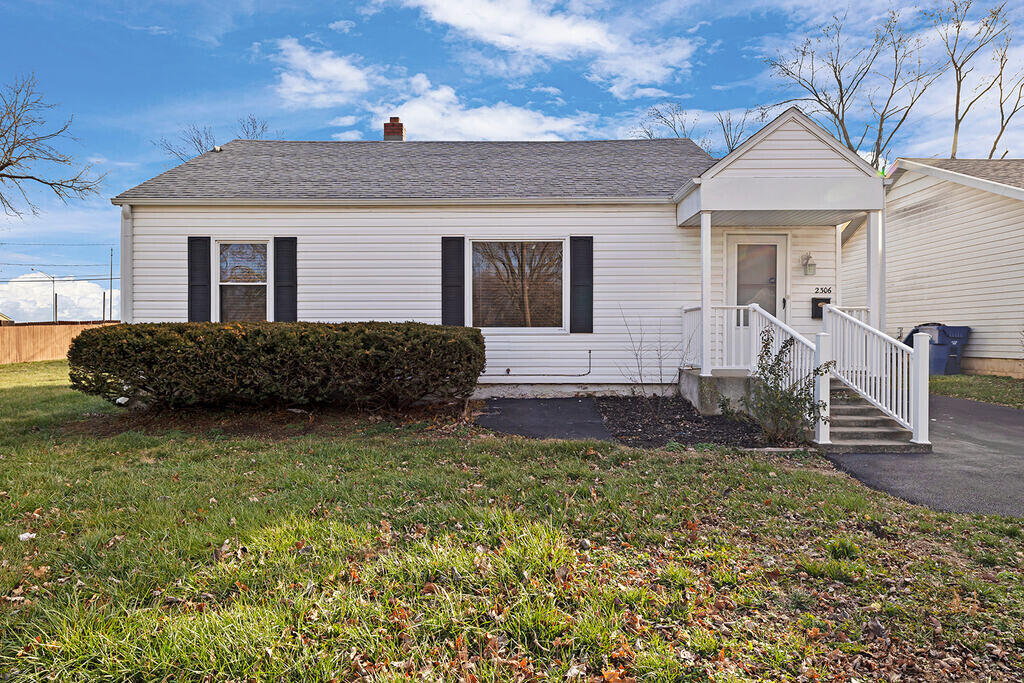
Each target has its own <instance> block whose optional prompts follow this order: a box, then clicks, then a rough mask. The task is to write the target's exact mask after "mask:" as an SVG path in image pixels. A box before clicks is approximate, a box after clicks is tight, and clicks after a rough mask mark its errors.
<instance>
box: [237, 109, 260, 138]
mask: <svg viewBox="0 0 1024 683" xmlns="http://www.w3.org/2000/svg"><path fill="white" fill-rule="evenodd" d="M238 137H239V138H241V139H242V140H262V139H263V138H265V137H267V120H266V119H261V118H260V117H258V116H256V115H255V114H247V115H245V116H243V117H242V118H240V119H238Z"/></svg>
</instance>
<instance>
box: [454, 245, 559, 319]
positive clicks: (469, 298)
mask: <svg viewBox="0 0 1024 683" xmlns="http://www.w3.org/2000/svg"><path fill="white" fill-rule="evenodd" d="M569 237H570V236H567V235H556V236H547V237H545V236H530V237H523V236H521V235H520V236H497V237H470V238H467V239H466V243H467V245H468V247H469V248H468V249H466V257H465V259H466V271H465V272H466V278H465V279H466V295H465V307H466V321H467V326H468V327H476V325H475V324H474V320H473V244H474V243H476V242H561V243H562V324H561V326H559V327H481V328H480V331H481V332H483V333H484V334H492V335H497V334H550V335H563V334H569V270H570V263H569V258H570V256H569Z"/></svg>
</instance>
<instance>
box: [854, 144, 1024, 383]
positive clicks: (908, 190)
mask: <svg viewBox="0 0 1024 683" xmlns="http://www.w3.org/2000/svg"><path fill="white" fill-rule="evenodd" d="M889 176H890V178H891V184H890V185H889V186H888V187H887V194H886V226H887V227H886V246H887V248H886V264H885V271H886V273H887V277H886V291H887V296H886V300H885V311H886V313H885V320H886V325H885V330H886V331H887V332H889V333H890V334H893V335H900V336H902V335H903V334H906V333H907V332H909V331H910V330H911V329H912V328H913V327H914V326H915V325H917V324H920V323H927V322H940V323H945V324H947V325H968V326H970V327H971V328H972V334H971V338H970V341H969V343H968V344H967V347H966V349H965V351H964V358H963V367H964V369H965V370H966V371H968V372H971V373H982V374H997V375H1013V376H1016V377H1024V159H998V160H995V159H898V160H897V161H896V163H895V165H894V167H893V169H892V171H891V172H890V174H889ZM865 239H866V235H865V230H863V229H860V226H859V225H858V223H857V222H854V223H852V224H851V226H850V227H849V228H848V229H847V231H846V234H844V244H843V261H842V272H843V292H844V294H843V296H844V303H846V304H849V305H856V304H861V303H864V302H865V290H864V286H863V282H864V277H865V276H864V243H865Z"/></svg>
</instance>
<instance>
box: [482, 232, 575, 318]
mask: <svg viewBox="0 0 1024 683" xmlns="http://www.w3.org/2000/svg"><path fill="white" fill-rule="evenodd" d="M472 246H473V250H472V256H471V258H472V262H471V268H472V289H473V291H472V311H473V323H472V324H473V325H474V326H475V327H485V328H487V327H511V328H517V327H518V328H561V327H564V325H565V322H564V315H563V310H564V299H563V292H564V290H565V287H564V270H565V269H564V266H563V263H564V259H563V251H564V249H563V247H564V242H563V241H562V240H551V241H547V240H540V241H528V242H527V241H524V242H518V241H493V242H490V241H473V242H472Z"/></svg>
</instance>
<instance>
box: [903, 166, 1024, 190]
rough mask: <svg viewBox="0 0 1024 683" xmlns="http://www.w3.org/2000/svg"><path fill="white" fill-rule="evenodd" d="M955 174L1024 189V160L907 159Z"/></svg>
mask: <svg viewBox="0 0 1024 683" xmlns="http://www.w3.org/2000/svg"><path fill="white" fill-rule="evenodd" d="M907 161H915V162H917V163H919V164H925V165H927V166H934V167H935V168H941V169H944V170H946V171H952V172H954V173H962V174H963V175H969V176H974V177H975V178H980V179H982V180H991V181H992V182H994V183H1002V184H1003V185H1011V186H1013V187H1019V188H1022V189H1024V159H907Z"/></svg>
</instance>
